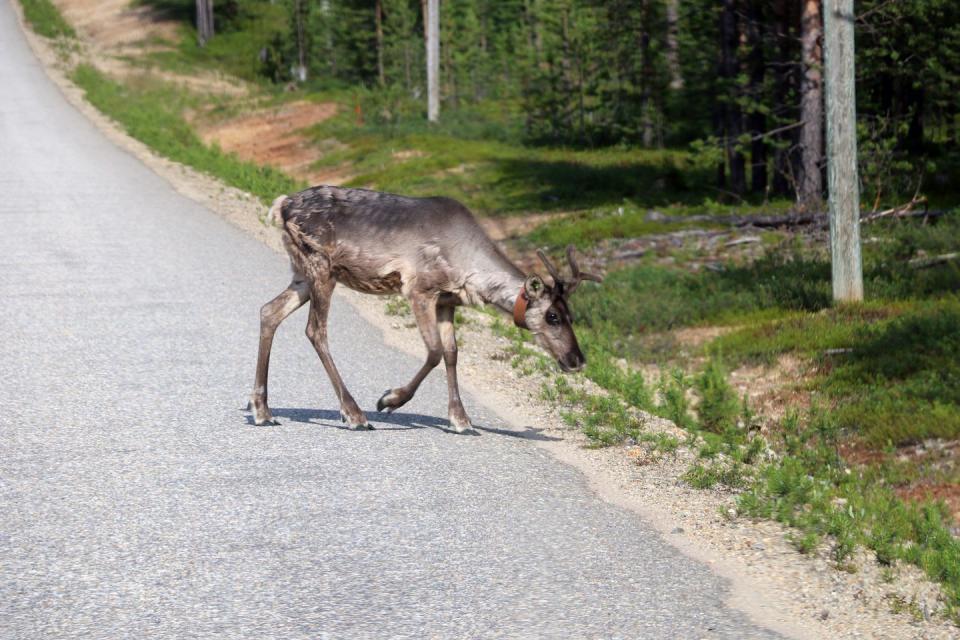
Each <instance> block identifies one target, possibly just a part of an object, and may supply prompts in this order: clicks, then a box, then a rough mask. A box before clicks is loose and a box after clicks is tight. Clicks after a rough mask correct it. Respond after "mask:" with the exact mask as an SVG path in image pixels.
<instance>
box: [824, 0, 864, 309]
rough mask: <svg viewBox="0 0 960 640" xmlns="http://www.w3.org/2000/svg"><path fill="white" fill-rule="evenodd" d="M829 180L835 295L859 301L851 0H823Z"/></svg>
mask: <svg viewBox="0 0 960 640" xmlns="http://www.w3.org/2000/svg"><path fill="white" fill-rule="evenodd" d="M824 5H825V7H826V10H825V11H824V49H825V54H826V59H825V63H826V72H827V78H826V79H827V82H826V90H827V91H826V99H827V182H828V184H829V187H830V188H829V194H830V258H831V266H832V270H833V299H834V300H836V301H838V302H853V301H858V300H863V272H862V268H863V267H862V262H861V259H860V188H859V183H858V180H857V103H856V95H855V91H854V86H855V80H856V74H855V69H854V51H853V47H854V43H853V23H854V19H855V18H854V13H853V0H825V2H824Z"/></svg>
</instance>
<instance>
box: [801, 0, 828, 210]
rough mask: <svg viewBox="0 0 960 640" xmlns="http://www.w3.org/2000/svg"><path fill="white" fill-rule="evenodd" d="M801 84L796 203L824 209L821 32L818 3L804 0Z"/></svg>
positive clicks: (805, 208)
mask: <svg viewBox="0 0 960 640" xmlns="http://www.w3.org/2000/svg"><path fill="white" fill-rule="evenodd" d="M800 27H801V47H802V60H803V81H802V83H801V86H800V94H801V95H800V120H801V122H803V127H801V129H800V154H801V161H800V162H801V166H800V185H799V188H798V190H797V191H798V192H797V200H798V204H799V205H800V208H801V209H803V210H804V211H818V210H820V209H821V208H822V207H823V178H822V174H821V171H822V167H823V79H822V78H823V75H822V74H823V71H822V69H823V50H822V48H821V44H820V39H821V36H822V33H823V30H822V27H821V17H820V0H803V15H802V17H801V22H800Z"/></svg>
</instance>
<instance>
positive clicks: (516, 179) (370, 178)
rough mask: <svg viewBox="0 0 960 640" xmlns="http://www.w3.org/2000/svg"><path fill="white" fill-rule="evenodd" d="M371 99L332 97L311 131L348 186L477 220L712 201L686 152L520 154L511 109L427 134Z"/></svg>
mask: <svg viewBox="0 0 960 640" xmlns="http://www.w3.org/2000/svg"><path fill="white" fill-rule="evenodd" d="M376 96H377V94H376V93H375V92H363V91H357V92H353V93H351V94H346V95H345V94H343V93H341V94H339V95H334V96H332V97H335V99H337V100H338V101H339V102H340V103H341V109H340V110H339V114H338V116H336V117H334V118H331V119H330V120H327V121H325V122H323V123H320V124H318V125H317V126H316V127H314V128H313V130H312V136H313V137H314V139H315V140H317V141H318V142H322V141H324V140H329V139H336V140H337V141H339V142H340V143H342V144H343V145H344V146H343V147H342V148H341V149H340V150H338V151H334V152H332V153H330V154H327V155H326V156H325V157H324V159H323V160H322V163H321V164H322V165H323V166H337V165H343V164H346V165H349V166H350V167H351V168H352V171H353V172H354V173H355V177H354V179H353V180H351V181H350V183H349V184H351V185H353V186H369V187H374V188H377V189H381V190H385V191H392V192H398V193H404V194H409V195H445V196H449V197H453V198H456V199H458V200H460V201H462V202H463V203H465V204H466V205H467V206H469V207H470V208H471V209H473V210H474V211H476V212H478V213H480V214H482V215H505V214H516V213H524V212H531V211H538V212H550V211H579V210H587V209H596V208H603V207H605V208H608V209H610V211H611V212H615V211H616V210H617V209H618V208H619V207H623V206H626V207H628V208H630V207H632V208H633V209H638V208H649V207H667V206H670V205H672V204H674V203H680V204H684V205H699V204H702V203H703V202H704V201H706V200H708V199H709V197H710V196H711V195H715V193H714V192H712V191H710V190H709V189H707V188H705V187H703V185H704V184H705V183H706V182H707V181H708V180H709V177H708V176H709V172H710V168H709V167H706V166H701V165H700V164H699V163H698V161H697V158H696V157H695V156H694V155H692V154H691V153H689V152H687V151H679V150H651V149H621V148H609V149H596V150H572V149H563V148H556V147H531V146H525V145H523V144H521V143H520V142H519V136H517V137H516V138H514V139H511V138H512V137H513V136H512V135H511V134H510V132H512V131H515V130H518V129H516V128H515V127H516V125H515V122H516V116H515V115H514V113H515V111H514V109H513V108H512V107H511V106H510V105H509V104H504V103H486V104H480V105H476V106H472V107H469V108H464V109H461V110H458V111H452V112H449V113H445V114H444V116H443V120H442V122H441V123H439V124H438V125H436V126H428V125H427V124H425V123H424V122H423V121H422V117H421V116H420V114H419V112H418V111H417V109H419V105H418V106H416V107H410V109H405V108H403V107H397V106H394V107H384V105H383V99H382V98H379V97H376ZM399 102H400V103H402V102H403V101H402V100H400V101H399ZM357 107H359V108H360V110H361V113H362V114H363V124H362V125H360V126H358V124H357V117H356V109H357ZM384 110H386V112H388V113H390V112H391V110H393V111H396V116H395V117H394V116H391V118H390V120H389V121H386V120H385V119H384V116H378V114H382V113H383V112H384ZM494 132H499V134H497V133H494ZM605 224H608V223H605ZM598 235H599V234H598Z"/></svg>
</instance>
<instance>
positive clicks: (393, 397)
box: [377, 389, 406, 413]
mask: <svg viewBox="0 0 960 640" xmlns="http://www.w3.org/2000/svg"><path fill="white" fill-rule="evenodd" d="M405 403H406V400H401V399H400V396H399V395H398V394H397V392H396V391H394V390H393V389H387V390H386V391H384V392H383V395H382V396H380V399H379V400H377V412H378V413H379V412H381V411H383V410H384V409H386V410H387V413H393V412H394V410H396V409H397V408H398V407H402V406H403V405H404V404H405Z"/></svg>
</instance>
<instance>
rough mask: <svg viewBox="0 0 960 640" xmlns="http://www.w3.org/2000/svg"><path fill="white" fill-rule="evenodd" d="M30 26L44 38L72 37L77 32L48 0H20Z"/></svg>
mask: <svg viewBox="0 0 960 640" xmlns="http://www.w3.org/2000/svg"><path fill="white" fill-rule="evenodd" d="M20 5H21V6H22V7H23V15H24V17H25V18H26V19H27V22H29V23H30V27H31V28H32V29H33V30H34V31H35V32H36V33H37V34H38V35H41V36H43V37H45V38H60V37H66V38H74V37H76V35H77V32H76V31H74V29H73V27H72V26H70V24H69V23H68V22H67V21H66V20H65V19H64V17H63V15H61V13H60V11H59V10H58V9H57V7H56V6H54V4H53V3H52V2H50V0H20Z"/></svg>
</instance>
